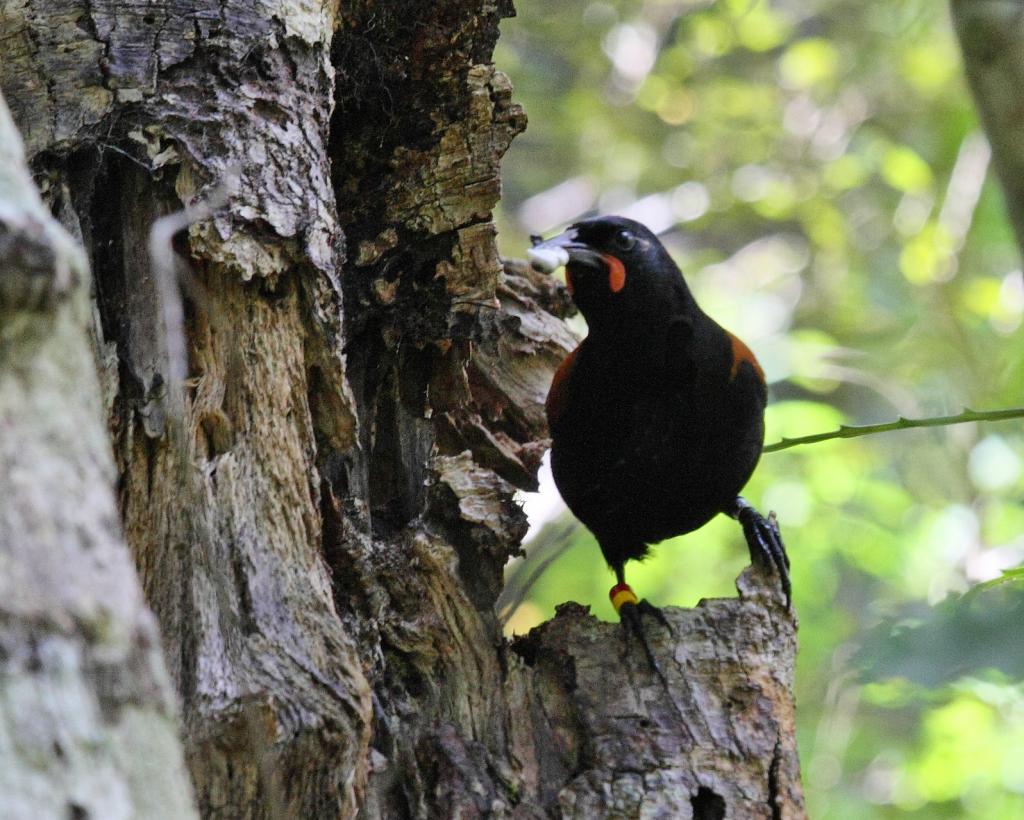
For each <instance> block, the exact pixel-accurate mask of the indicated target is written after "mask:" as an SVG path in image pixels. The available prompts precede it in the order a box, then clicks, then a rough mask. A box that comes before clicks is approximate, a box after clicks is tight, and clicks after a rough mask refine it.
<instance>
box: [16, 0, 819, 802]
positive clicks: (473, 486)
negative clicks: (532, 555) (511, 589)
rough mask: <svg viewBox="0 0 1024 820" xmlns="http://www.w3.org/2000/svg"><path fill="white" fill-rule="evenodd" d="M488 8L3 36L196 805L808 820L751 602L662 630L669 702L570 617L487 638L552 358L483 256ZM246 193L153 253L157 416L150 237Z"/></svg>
mask: <svg viewBox="0 0 1024 820" xmlns="http://www.w3.org/2000/svg"><path fill="white" fill-rule="evenodd" d="M509 13H511V7H510V6H509V5H507V4H506V3H493V2H485V0H451V2H445V3H440V4H434V3H404V2H398V0H377V1H376V2H371V0H361V1H360V2H354V3H351V4H348V5H346V6H344V7H342V8H335V7H334V6H331V5H328V6H320V5H318V4H314V5H310V4H303V3H298V4H296V3H294V2H287V3H280V4H278V3H272V2H271V3H259V4H256V5H252V6H238V5H221V4H217V5H203V4H202V3H197V2H196V1H195V0H172V1H171V2H162V3H157V4H155V5H154V4H151V3H148V4H144V5H138V4H136V5H132V4H129V5H127V6H126V5H124V4H111V3H109V2H103V1H102V0H91V2H88V3H80V4H79V5H75V4H74V3H73V4H72V5H71V6H67V5H66V4H65V5H63V6H61V7H60V8H57V7H56V6H54V5H53V4H52V3H50V2H49V0H19V2H18V4H17V5H11V4H9V5H8V6H7V7H6V11H5V12H4V14H5V16H4V17H3V18H0V37H2V38H3V39H4V42H5V43H11V44H12V45H11V49H10V54H11V55H12V56H11V58H10V59H9V60H5V61H4V63H3V64H2V65H0V87H2V88H3V90H4V93H5V94H7V95H8V96H9V97H10V99H11V100H12V108H13V110H14V111H15V116H16V119H17V121H18V124H19V126H20V128H21V129H22V131H23V133H24V134H25V135H26V140H27V142H28V145H29V150H30V155H31V157H32V162H33V166H34V169H35V171H36V174H37V177H38V179H39V180H40V181H41V183H42V185H43V187H44V189H45V193H46V196H47V198H48V200H49V202H50V205H51V207H52V208H53V209H54V210H55V211H56V212H58V213H59V214H60V215H61V219H62V221H64V222H65V224H66V225H67V226H68V227H69V228H70V229H71V230H72V232H74V233H76V234H78V235H80V236H81V237H82V240H83V243H84V244H85V246H86V248H87V250H88V253H89V255H90V258H91V261H92V263H93V266H94V269H95V272H96V283H95V288H94V292H93V303H94V313H95V316H96V339H95V346H96V352H97V357H96V358H97V361H98V362H99V369H100V374H101V377H102V383H103V388H104V392H103V395H104V406H105V408H106V412H107V418H108V425H109V437H110V440H111V441H112V442H113V445H114V452H115V455H116V461H117V469H118V473H119V485H118V486H119V502H120V514H121V520H122V523H123V527H124V532H125V535H126V538H127V540H128V543H129V545H130V547H131V549H132V552H133V555H134V558H135V563H136V566H137V569H138V573H139V577H140V578H141V581H142V585H143V589H144V591H145V595H146V600H147V601H148V603H149V605H150V606H151V607H152V609H153V611H154V612H155V614H156V616H157V619H158V620H159V624H160V628H161V630H162V633H163V644H164V651H165V656H166V658H167V664H168V667H169V669H170V672H171V675H172V677H173V680H174V682H175V684H176V686H177V690H178V695H179V698H180V700H181V704H182V716H183V724H184V743H185V749H186V755H187V761H188V766H189V769H190V771H191V775H192V780H193V783H194V786H195V791H196V796H197V802H198V808H199V811H200V813H201V814H202V815H203V816H206V817H224V818H228V817H338V816H342V817H348V816H355V815H356V814H359V815H361V816H364V817H406V816H411V817H446V816H459V817H473V816H495V817H501V816H517V817H541V816H549V815H559V814H564V815H566V816H581V817H582V816H596V815H594V814H593V812H597V814H598V815H600V814H601V813H604V814H605V815H606V816H623V817H629V816H640V815H643V816H659V814H660V815H661V816H679V817H688V816H695V817H714V816H727V817H748V816H749V817H762V816H764V817H773V816H785V817H798V816H801V813H802V808H801V806H802V803H801V797H800V791H799V783H798V779H797V763H796V756H795V749H794V745H793V737H792V696H791V694H790V692H791V688H790V684H791V675H792V657H793V654H794V651H795V637H794V631H795V627H794V624H793V621H792V620H791V618H790V617H789V616H788V615H786V614H784V613H783V612H782V611H781V609H780V608H779V606H778V604H777V602H775V601H774V600H773V599H772V598H771V596H770V595H761V594H755V587H754V586H751V587H750V589H749V590H748V594H747V595H746V596H745V597H744V598H742V599H741V600H738V601H723V602H710V603H708V604H707V605H706V606H705V607H703V608H699V609H698V610H696V611H692V612H674V613H672V614H671V615H670V617H671V619H672V621H673V623H674V624H676V632H675V634H674V635H673V636H661V637H660V638H659V640H658V641H657V642H656V643H657V647H658V652H659V654H660V655H662V656H663V658H664V659H663V660H662V663H663V665H664V667H665V668H666V669H667V670H668V672H667V677H668V679H669V683H670V686H669V688H668V690H667V691H666V690H665V689H662V688H659V687H660V684H657V685H655V684H656V681H655V680H653V679H651V678H650V676H649V675H647V674H645V672H644V670H643V669H638V668H636V664H620V663H617V662H616V661H617V659H618V657H619V655H620V653H621V652H623V651H624V650H625V648H626V647H625V644H624V643H622V641H621V638H620V637H619V633H618V632H617V631H616V630H617V628H616V627H613V626H610V625H607V624H599V623H598V622H596V621H594V620H593V619H591V618H589V617H587V616H585V615H584V614H583V613H582V611H581V610H580V609H579V608H573V607H569V608H567V609H564V610H563V612H562V614H561V615H560V616H559V617H558V618H556V619H555V620H554V621H553V622H551V623H550V624H547V625H545V627H543V628H542V629H541V630H540V631H538V632H535V633H533V634H532V635H531V637H529V638H528V639H524V640H522V641H520V642H518V643H516V644H514V645H513V646H511V647H510V646H509V645H507V644H506V643H505V642H504V641H503V639H502V637H501V633H500V629H499V626H498V623H497V619H496V618H495V615H494V612H493V607H494V602H495V599H496V598H497V595H498V593H499V591H500V588H501V577H502V570H503V567H504V565H505V563H506V562H507V560H508V558H509V557H510V556H511V555H513V554H515V553H516V552H517V551H518V549H519V541H520V539H521V538H522V536H523V533H524V532H525V526H526V525H525V520H524V517H523V514H522V512H521V510H520V509H519V507H518V505H517V504H516V503H515V501H514V496H513V493H514V491H515V489H516V488H517V487H520V488H533V487H535V482H536V475H535V474H536V469H537V465H538V464H539V461H540V457H541V455H542V453H543V451H544V448H545V446H546V439H545V436H546V429H545V425H544V417H543V399H544V395H545V393H546V391H547V387H548V384H549V381H550V378H551V373H552V371H553V370H554V368H555V366H556V365H557V364H558V362H559V361H560V360H561V359H562V358H563V357H564V355H565V353H566V352H567V351H568V350H569V349H570V348H571V347H572V346H573V345H574V343H575V342H574V339H573V338H572V336H571V335H570V334H569V333H568V331H567V329H566V327H565V325H564V323H563V321H562V318H563V317H564V315H565V314H566V312H567V311H568V310H569V305H568V301H567V299H566V296H565V294H564V292H563V291H562V290H561V289H560V288H559V287H558V286H557V285H556V284H555V283H553V282H552V281H551V280H549V279H547V278H545V277H541V276H538V275H536V274H534V273H532V272H531V271H529V270H528V269H526V268H525V267H523V266H522V265H516V264H514V263H510V264H507V265H505V266H504V267H503V266H502V264H501V262H500V260H499V259H498V256H497V252H496V249H495V243H494V233H495V229H494V225H493V223H492V221H491V209H492V208H493V207H494V205H495V203H496V202H497V199H498V196H499V181H498V179H499V176H498V172H499V163H500V159H501V156H502V154H503V153H504V151H505V150H506V148H507V147H508V144H509V142H510V141H511V139H512V138H513V137H514V136H515V134H516V133H517V132H518V131H520V130H522V128H523V127H524V126H525V118H524V115H523V113H522V111H521V109H520V108H519V107H518V106H516V105H515V104H514V103H513V102H512V101H511V88H510V85H509V83H508V80H507V78H505V77H504V76H503V75H502V74H501V73H500V72H498V71H496V70H495V69H494V67H493V66H492V65H491V64H490V55H491V51H492V49H493V46H494V43H495V40H496V38H497V31H498V29H497V26H498V21H499V18H500V17H501V16H503V15H506V14H509ZM233 178H234V179H236V182H235V183H234V184H232V185H231V186H230V193H229V202H228V205H227V207H226V208H224V209H223V210H222V211H219V212H218V213H217V215H216V216H215V217H214V218H213V219H211V220H207V221H204V222H201V223H198V224H195V225H193V226H191V227H190V229H189V230H188V231H187V235H186V234H184V233H183V234H182V235H179V236H178V237H176V239H175V242H174V245H173V249H172V248H169V249H167V253H168V254H171V253H174V254H176V255H177V257H178V264H179V266H180V267H181V268H182V270H183V271H184V275H185V282H186V283H187V287H186V288H185V291H186V293H187V300H186V332H187V338H188V345H189V363H188V364H189V377H188V379H187V380H186V382H185V384H184V386H183V387H184V391H183V393H184V396H183V398H184V401H183V408H182V409H180V410H176V409H175V407H174V406H172V405H171V404H170V403H169V402H168V391H167V378H168V370H167V351H166V342H165V340H164V339H163V335H162V331H161V327H160V324H159V321H158V317H159V316H160V312H159V310H158V306H157V301H156V300H157V290H158V289H157V288H156V287H155V285H154V282H153V275H154V274H153V271H152V270H151V269H150V265H151V262H150V259H149V257H148V255H147V253H146V251H145V249H146V246H147V239H148V231H149V226H150V224H151V223H152V221H153V220H154V219H155V218H157V217H159V216H162V215H164V214H166V213H168V212H171V211H174V210H177V209H179V208H180V207H181V205H182V203H188V202H191V201H192V200H193V199H194V198H196V197H198V196H202V195H204V192H206V191H208V190H209V189H210V186H212V185H214V184H217V183H219V182H221V181H225V180H230V179H233ZM179 415H180V418H179V417H178V416H179ZM176 430H180V434H179V433H176V432H175V431H176ZM176 436H177V437H178V438H180V440H175V439H176ZM594 560H595V567H596V565H597V561H599V556H597V555H596V554H595V556H594ZM610 660H611V663H609V661H610Z"/></svg>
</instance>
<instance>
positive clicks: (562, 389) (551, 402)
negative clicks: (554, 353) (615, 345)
mask: <svg viewBox="0 0 1024 820" xmlns="http://www.w3.org/2000/svg"><path fill="white" fill-rule="evenodd" d="M578 351H579V348H578V347H577V348H576V350H574V351H573V352H572V353H570V354H569V355H568V356H566V357H565V361H563V362H562V363H561V364H560V365H559V366H558V370H556V371H555V377H554V378H553V379H552V380H551V389H550V390H549V391H548V398H547V401H545V402H544V410H545V411H546V413H547V416H548V429H549V430H554V429H555V427H557V426H558V421H559V419H560V418H561V417H562V415H563V414H564V413H565V407H566V405H567V404H568V403H569V376H570V374H571V373H572V366H573V362H574V361H575V359H576V353H577V352H578Z"/></svg>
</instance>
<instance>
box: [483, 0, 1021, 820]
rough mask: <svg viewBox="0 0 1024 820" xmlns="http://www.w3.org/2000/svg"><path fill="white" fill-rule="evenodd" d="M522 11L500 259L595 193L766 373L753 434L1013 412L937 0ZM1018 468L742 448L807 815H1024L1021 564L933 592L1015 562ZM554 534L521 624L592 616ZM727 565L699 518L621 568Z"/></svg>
mask: <svg viewBox="0 0 1024 820" xmlns="http://www.w3.org/2000/svg"><path fill="white" fill-rule="evenodd" d="M517 8H518V13H519V17H518V18H517V19H514V20H510V21H507V22H506V23H505V24H504V26H503V36H502V39H501V41H500V42H499V44H498V53H497V58H496V59H497V62H498V65H499V67H501V68H503V69H504V70H505V71H506V72H508V73H509V74H510V75H511V77H512V79H513V82H514V84H515V86H516V95H517V98H518V99H519V101H520V102H522V103H523V104H524V106H525V107H526V110H527V113H528V115H529V118H530V126H529V129H528V130H527V132H526V133H525V134H524V135H522V136H521V137H519V138H518V139H517V140H516V141H515V142H514V143H513V146H512V149H511V151H510V152H509V155H508V157H507V159H506V162H505V169H504V184H505V193H504V199H503V203H502V211H501V213H500V214H499V220H500V221H499V224H500V228H501V239H500V241H501V247H502V250H503V252H504V253H505V254H506V255H509V256H522V255H523V249H524V247H525V246H526V244H527V236H528V234H530V233H541V232H543V233H548V232H550V231H552V230H554V229H556V228H559V227H561V225H563V224H565V223H567V222H570V221H572V220H573V219H574V218H577V217H579V216H581V215H583V214H586V213H592V212H595V211H600V212H606V213H607V212H617V213H625V214H627V215H630V216H633V217H634V218H637V219H640V220H641V221H644V222H646V223H647V224H648V225H650V226H651V227H653V228H655V229H656V230H659V231H663V232H664V234H663V237H664V240H665V242H666V244H667V245H668V246H669V247H670V248H671V250H672V252H673V253H674V255H675V257H676V259H677V261H678V262H679V263H680V266H681V267H682V269H683V271H684V272H685V274H686V275H687V278H688V281H689V282H690V284H691V286H692V288H693V290H694V291H695V293H696V295H697V298H698V300H699V301H700V302H701V304H702V305H703V306H704V308H705V309H706V310H707V311H708V312H709V313H711V314H712V315H713V316H714V317H715V318H716V319H718V320H719V321H720V322H721V323H722V324H723V325H725V326H726V327H728V328H730V329H732V330H734V331H735V332H737V333H738V334H739V335H741V336H742V337H743V338H744V339H745V340H746V341H747V342H748V343H749V344H750V345H751V347H752V348H753V349H754V350H755V351H756V352H757V354H758V356H759V358H760V359H761V362H762V364H763V365H764V366H765V369H766V371H767V372H768V376H769V379H770V381H771V382H772V394H773V395H772V398H773V404H772V406H771V407H770V410H769V413H768V436H767V438H768V441H775V440H776V439H778V438H779V437H780V436H783V435H785V436H798V435H805V434H808V433H814V432H819V431H823V430H830V429H833V428H834V427H835V426H837V425H838V424H840V423H847V424H867V423H875V422H883V421H889V420H891V419H893V418H895V417H896V416H898V415H901V414H902V415H906V416H915V417H920V416H925V415H946V414H953V413H957V412H959V411H960V410H961V409H962V408H963V407H972V408H976V409H988V408H1000V407H1010V406H1017V405H1020V404H1021V399H1022V396H1024V329H1022V326H1021V318H1022V312H1024V280H1022V276H1021V272H1020V261H1019V257H1018V251H1017V248H1016V247H1015V245H1014V242H1013V238H1012V235H1011V232H1010V229H1009V227H1008V225H1007V222H1006V219H1005V216H1004V213H1003V204H1002V200H1001V194H1000V191H999V188H998V185H997V184H996V182H995V179H994V177H993V175H992V173H991V172H990V170H989V168H988V166H989V154H988V147H987V143H986V141H985V140H984V138H983V135H982V134H981V132H980V130H979V125H978V121H977V117H976V115H975V113H974V109H973V107H972V104H971V101H970V98H969V95H968V93H967V90H966V86H965V83H964V81H963V78H962V66H961V62H960V55H959V51H958V48H957V45H956V41H955V38H954V36H953V34H952V31H951V27H950V23H949V19H948V11H947V9H946V4H945V3H944V2H939V0H875V1H874V2H870V3H864V2H861V1H860V0H718V1H717V2H707V1H700V2H698V1H697V0H689V1H687V0H672V1H671V2H669V0H645V2H635V1H634V2H625V0H622V1H621V2H590V1H589V0H563V1H562V2H559V3H542V2H538V0H518V2H517ZM1022 93H1024V92H1022ZM1022 459H1024V433H1022V425H1021V423H1020V422H1018V421H1007V422H1002V423H999V424H993V425H986V426H979V425H973V424H968V425H961V426H957V427H949V428H942V429H938V430H916V431H908V432H901V433H890V434H886V435H883V436H876V437H872V438H867V439H856V440H851V441H833V442H829V443H826V444H821V445H814V446H811V447H803V448H797V449H794V450H789V451H785V452H781V453H777V454H771V455H766V456H765V457H764V459H763V461H762V463H761V465H760V467H759V469H758V471H757V473H756V474H755V477H754V479H753V480H752V482H751V484H750V485H749V486H748V488H747V491H746V493H745V494H746V495H748V496H749V497H750V498H751V499H752V500H753V501H754V503H755V504H757V506H759V507H760V508H762V509H765V508H768V509H774V510H776V511H777V513H778V515H779V520H780V522H781V524H782V527H783V531H784V533H785V535H786V540H787V544H788V545H789V551H790V556H791V558H792V560H793V580H794V599H795V605H796V607H797V610H798V612H799V615H800V621H801V628H800V643H801V647H800V656H799V661H798V670H797V698H798V703H799V711H798V718H799V742H800V748H801V757H802V763H803V768H804V781H805V787H806V793H807V800H808V809H809V812H810V815H811V816H812V817H815V818H830V820H831V819H834V820H838V819H839V818H863V817H868V816H870V817H883V818H911V817H913V818H944V817H949V818H953V817H957V818H959V817H979V818H1017V817H1024V689H1022V688H1021V686H1020V676H1021V672H1022V658H1021V656H1022V654H1024V650H1022V648H1021V647H1022V645H1024V636H1022V634H1021V629H1020V628H1021V627H1024V624H1022V623H1021V620H1022V615H1024V607H1022V604H1021V599H1022V595H1024V593H1022V589H1024V582H1022V581H1021V579H1020V577H1019V576H1014V575H1011V576H1009V577H1008V580H1006V581H1005V582H1004V583H1002V584H1000V585H998V589H996V588H989V587H985V588H984V589H982V590H979V591H978V592H975V593H971V594H970V595H969V596H965V597H963V598H956V599H951V600H950V602H948V603H946V604H943V605H941V606H939V607H938V608H936V606H935V605H936V604H938V603H939V602H940V601H942V600H943V599H945V598H947V596H949V595H951V594H959V593H963V592H964V591H966V590H968V589H969V588H970V587H971V586H972V585H975V584H977V583H979V582H983V581H988V580H990V579H993V578H996V577H998V576H999V575H1000V573H1001V571H1003V570H1006V569H1008V568H1011V567H1015V566H1017V565H1019V564H1020V563H1021V560H1022V557H1024V536H1022V532H1024V502H1022V498H1024V492H1022V491H1024V478H1022V472H1024V471H1022ZM560 526H561V530H560V532H561V533H562V535H560V536H559V537H561V538H562V540H563V541H564V540H566V538H565V535H564V533H565V532H566V531H568V532H571V533H572V534H571V535H570V536H569V537H568V541H569V543H568V549H567V550H566V551H565V552H564V553H562V554H561V556H560V557H559V558H558V560H556V561H555V562H554V563H553V564H552V565H551V566H550V567H549V568H548V569H547V570H546V571H545V572H544V573H542V574H541V575H540V577H539V579H538V580H537V582H536V583H535V584H534V585H533V587H532V588H531V589H530V592H529V596H528V599H527V600H526V601H525V602H524V603H523V605H522V606H521V607H520V608H519V610H518V611H517V612H516V613H515V615H514V616H513V620H512V625H513V627H514V628H515V629H517V630H518V631H524V630H525V629H527V628H528V627H529V626H531V625H532V624H534V623H537V622H538V621H539V620H540V619H542V618H545V617H548V616H550V615H551V614H552V612H553V609H554V605H555V604H557V603H560V602H562V601H564V600H567V599H575V600H578V601H582V602H585V603H589V604H591V605H592V607H593V609H594V611H595V612H596V613H597V614H598V615H600V616H601V617H604V618H608V619H612V617H613V615H612V611H611V608H610V605H609V604H608V602H607V597H606V596H607V589H608V587H609V586H610V585H611V583H612V580H613V579H612V576H611V574H610V573H609V572H608V571H607V570H606V568H605V567H604V565H603V562H602V559H601V555H600V552H599V551H598V549H597V546H596V544H594V543H593V541H592V539H591V538H590V536H589V535H588V534H587V533H586V531H585V530H583V529H582V528H566V527H565V526H564V522H563V524H562V525H560ZM549 533H550V531H549ZM547 540H548V541H549V542H550V541H551V540H552V539H551V538H550V537H548V539H547ZM746 563H747V557H746V551H745V548H744V546H743V543H742V538H741V535H740V532H739V529H738V527H736V525H735V523H734V522H731V521H729V520H725V519H720V520H716V521H714V522H712V523H711V524H709V525H708V526H706V527H705V528H704V529H702V530H700V531H699V532H698V533H694V534H692V535H689V536H686V537H684V538H681V539H678V542H673V543H667V544H664V545H662V546H660V547H659V548H657V550H656V557H654V558H653V559H651V560H649V561H647V562H645V563H644V564H642V565H639V566H631V567H630V568H629V578H630V582H631V583H632V584H633V586H634V587H635V588H636V589H637V590H638V591H640V592H641V593H642V594H643V595H645V596H647V597H648V598H649V599H651V600H652V601H654V602H655V603H658V604H680V605H692V604H694V603H696V602H697V601H698V600H699V599H700V598H702V597H709V596H719V595H730V594H734V592H733V588H732V584H733V578H734V577H735V575H736V574H737V573H738V572H739V571H740V569H741V568H742V567H743V566H744V565H745V564H746Z"/></svg>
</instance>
